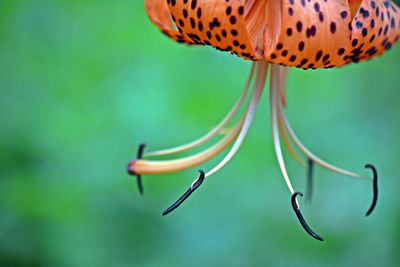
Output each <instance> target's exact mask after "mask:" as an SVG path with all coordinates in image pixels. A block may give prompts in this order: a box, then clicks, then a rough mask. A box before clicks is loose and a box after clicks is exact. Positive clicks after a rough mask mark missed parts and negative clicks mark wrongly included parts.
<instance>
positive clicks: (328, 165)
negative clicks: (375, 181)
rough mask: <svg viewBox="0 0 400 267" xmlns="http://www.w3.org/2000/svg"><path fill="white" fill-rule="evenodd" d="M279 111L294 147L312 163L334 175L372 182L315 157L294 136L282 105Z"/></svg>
mask: <svg viewBox="0 0 400 267" xmlns="http://www.w3.org/2000/svg"><path fill="white" fill-rule="evenodd" d="M279 109H280V111H281V112H280V113H281V116H282V119H283V121H284V124H285V127H286V130H287V131H288V133H289V135H290V136H291V138H292V140H293V142H294V143H295V144H296V146H297V147H298V148H299V149H300V150H301V151H302V152H303V153H304V154H305V155H306V156H307V157H308V158H309V159H311V160H312V161H314V162H315V163H317V164H318V165H320V166H322V167H324V168H326V169H328V170H331V171H333V172H336V173H340V174H343V175H346V176H350V177H355V178H359V179H366V180H372V179H371V178H370V177H367V176H363V175H360V174H357V173H354V172H350V171H346V170H344V169H341V168H338V167H336V166H334V165H332V164H329V163H327V162H325V161H323V160H322V159H320V158H318V157H317V156H316V155H314V154H313V153H312V152H311V151H310V150H308V149H307V147H305V146H304V145H303V144H302V143H301V141H300V140H299V138H298V137H297V135H296V134H295V132H294V131H293V128H292V127H291V125H290V123H289V120H288V119H287V117H286V115H285V113H284V110H283V108H282V105H279Z"/></svg>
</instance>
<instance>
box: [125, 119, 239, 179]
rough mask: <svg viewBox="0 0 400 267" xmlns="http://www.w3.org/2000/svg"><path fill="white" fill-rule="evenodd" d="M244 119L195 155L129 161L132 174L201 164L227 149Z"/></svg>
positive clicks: (167, 171) (153, 172)
mask: <svg viewBox="0 0 400 267" xmlns="http://www.w3.org/2000/svg"><path fill="white" fill-rule="evenodd" d="M243 122H244V119H243V117H242V118H241V120H240V121H239V122H238V123H237V124H236V126H235V127H234V128H233V129H231V130H230V131H229V132H228V134H227V135H226V136H225V137H224V138H223V139H221V140H220V141H219V142H218V143H217V144H215V145H214V146H212V147H210V148H209V149H207V150H204V151H202V152H199V153H197V154H195V155H193V156H188V157H184V158H180V159H175V160H162V161H161V160H134V161H131V162H130V163H129V169H130V170H131V174H135V175H137V174H161V173H171V172H178V171H182V170H186V169H189V168H192V167H195V166H197V165H200V164H202V163H204V162H206V161H208V160H210V159H211V158H213V157H215V156H216V155H218V154H219V153H221V152H222V151H223V150H225V149H226V148H227V147H228V146H229V145H230V144H231V143H232V142H233V141H234V140H235V139H236V137H237V136H238V134H239V132H240V129H241V128H242V126H243Z"/></svg>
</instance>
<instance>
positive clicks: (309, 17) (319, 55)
mask: <svg viewBox="0 0 400 267" xmlns="http://www.w3.org/2000/svg"><path fill="white" fill-rule="evenodd" d="M145 6H146V10H147V12H148V15H149V17H150V19H151V20H152V22H153V23H154V24H155V25H156V26H157V27H158V28H159V29H160V30H161V31H162V32H163V33H164V34H166V35H167V36H169V37H170V38H172V39H174V40H176V41H177V42H180V43H186V44H188V45H209V46H213V47H214V48H216V49H218V50H221V51H228V52H230V53H232V54H235V55H237V56H239V57H242V58H244V59H246V60H252V61H254V63H253V67H252V69H251V72H250V76H249V79H248V81H247V84H246V86H245V88H244V91H243V93H242V95H241V96H240V97H239V99H238V101H237V103H236V104H235V106H234V107H233V108H232V110H231V111H230V112H229V113H228V115H227V116H226V117H225V118H224V119H223V120H222V121H221V122H220V123H219V124H218V125H217V126H216V127H215V128H214V129H213V130H211V131H210V132H209V133H207V134H206V135H204V136H203V137H201V138H200V139H198V140H196V141H193V142H191V143H189V144H186V145H182V146H179V147H175V148H170V149H166V150H161V151H153V152H147V153H144V154H143V150H144V145H141V146H140V148H139V152H138V156H137V159H136V160H133V161H131V162H130V163H129V164H128V171H129V173H130V174H132V175H136V176H137V177H138V185H139V189H140V191H141V192H142V190H143V189H142V181H141V175H142V174H157V173H169V172H177V171H181V170H185V169H188V168H192V167H195V166H198V165H200V164H202V163H204V162H206V161H208V160H210V159H212V158H214V157H215V156H216V155H218V154H220V153H222V152H223V151H225V150H227V149H228V147H229V146H231V145H232V146H231V147H230V149H229V151H228V152H227V153H226V155H225V157H224V159H223V160H222V161H221V162H220V163H219V164H217V165H216V166H215V167H214V168H212V169H211V170H209V171H208V172H204V171H203V170H200V176H199V178H198V179H197V180H195V181H194V182H193V184H192V185H191V186H190V188H189V189H188V190H187V191H186V193H185V194H184V195H183V196H182V197H181V198H179V199H178V201H177V202H175V203H174V204H173V205H172V206H171V207H169V208H168V209H167V210H165V211H164V213H163V215H166V214H168V213H169V212H171V211H172V210H174V209H175V208H177V207H178V206H179V205H180V204H182V202H183V201H184V200H185V199H186V198H187V197H189V196H190V195H191V194H192V193H193V192H194V191H195V190H196V189H197V188H198V187H199V186H200V185H201V184H202V183H203V182H204V180H205V179H206V178H207V177H210V176H211V175H212V174H214V173H216V172H217V171H218V170H220V169H221V168H222V167H223V166H224V165H225V164H226V163H228V162H229V160H230V159H231V158H232V157H233V156H234V155H235V153H236V152H237V151H238V149H239V148H240V146H241V144H242V143H243V140H244V139H245V137H246V135H247V132H248V130H249V128H250V125H251V123H252V120H253V117H254V113H255V111H256V107H257V104H258V102H259V99H260V97H261V95H262V92H263V90H264V86H265V83H266V79H267V76H268V70H269V69H271V71H270V77H271V78H270V101H271V105H270V106H271V125H272V132H273V139H274V147H275V152H276V157H277V160H278V163H279V166H280V168H281V171H282V175H283V177H284V179H285V181H286V184H287V186H288V188H289V190H290V192H291V194H292V198H291V202H292V206H293V209H294V211H295V213H296V215H297V217H298V219H299V220H300V222H301V224H302V226H303V227H304V229H305V230H306V231H307V232H308V233H309V234H310V235H311V236H313V237H314V238H316V239H319V240H322V238H321V237H320V236H318V235H317V234H316V233H315V232H313V231H312V230H311V229H310V228H309V226H308V225H307V223H306V222H305V220H304V218H303V216H302V214H301V212H300V209H299V204H298V203H297V200H296V197H297V196H298V195H301V196H302V193H300V192H295V190H294V189H293V186H292V184H291V182H290V179H289V175H288V172H287V170H286V167H285V163H284V158H283V154H282V146H281V138H282V139H283V141H284V144H285V146H286V147H287V149H288V150H289V152H290V153H291V154H292V155H293V157H294V158H295V159H296V160H298V161H299V162H300V163H301V164H303V165H305V166H307V168H308V174H309V175H308V193H307V195H308V196H310V194H311V185H312V170H313V165H314V163H315V164H318V165H320V166H322V167H325V168H327V169H329V170H332V171H334V172H338V173H341V174H343V175H347V176H351V177H355V178H360V179H364V180H368V181H372V182H373V192H374V195H373V201H372V204H371V206H370V208H369V210H368V212H367V215H369V214H370V213H371V212H372V210H373V209H374V207H375V205H376V201H377V196H378V185H377V179H378V175H377V171H376V169H375V167H374V166H373V165H371V164H367V165H366V168H369V169H371V170H372V172H373V178H371V177H368V176H364V175H361V174H358V173H354V172H350V171H346V170H344V169H341V168H338V167H336V166H334V165H331V164H329V163H327V162H325V161H323V160H321V159H320V158H318V157H317V156H315V155H314V154H313V153H312V152H311V151H310V150H309V149H307V148H306V147H305V146H304V145H303V144H302V143H301V142H300V140H299V138H298V137H297V136H296V134H295V132H294V131H293V129H292V127H291V125H290V123H289V121H288V119H287V117H286V115H285V111H284V108H285V106H286V100H285V79H286V75H287V72H288V67H297V68H303V69H315V68H332V67H338V66H343V65H345V64H348V63H351V62H360V61H364V60H367V59H370V58H372V57H375V56H377V55H380V54H382V53H383V52H384V51H386V50H388V49H390V48H391V47H392V46H393V45H394V44H395V43H396V42H397V40H398V39H399V36H400V9H399V8H398V7H397V6H396V5H395V4H394V3H393V2H391V1H385V0H145ZM253 80H254V82H253ZM251 87H252V88H253V90H252V92H251V93H249V91H250V88H251ZM248 94H251V96H250V100H249V103H248V105H247V107H246V108H245V109H244V112H243V114H242V115H241V116H240V119H239V120H238V122H236V124H235V125H234V126H233V128H231V129H230V130H227V131H226V134H225V136H224V137H223V138H221V140H220V141H218V142H217V143H216V144H214V145H211V146H210V147H209V148H207V149H205V150H203V151H201V152H199V153H197V154H194V155H192V156H188V157H182V158H177V159H173V160H149V159H148V158H150V157H153V156H164V155H172V154H176V153H179V152H183V151H187V150H190V149H192V148H194V147H197V146H199V145H202V144H204V143H206V142H207V141H209V140H210V139H211V138H212V137H214V136H216V135H217V134H218V133H220V132H221V131H222V130H223V129H224V128H225V126H227V125H228V124H229V123H230V122H231V121H232V120H233V119H234V117H235V115H236V114H237V113H238V111H239V110H240V108H241V107H242V106H243V103H244V101H245V99H246V96H247V95H248ZM296 148H297V150H296ZM298 151H300V152H302V154H304V156H305V158H306V160H304V158H303V157H302V156H301V155H300V154H299V153H298ZM142 156H144V157H145V158H146V159H142Z"/></svg>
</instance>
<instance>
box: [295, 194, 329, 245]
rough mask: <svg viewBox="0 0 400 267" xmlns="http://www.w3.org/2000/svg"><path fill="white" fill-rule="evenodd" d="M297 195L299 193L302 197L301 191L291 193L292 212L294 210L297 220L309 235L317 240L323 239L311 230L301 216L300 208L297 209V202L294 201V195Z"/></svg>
mask: <svg viewBox="0 0 400 267" xmlns="http://www.w3.org/2000/svg"><path fill="white" fill-rule="evenodd" d="M298 195H300V196H301V197H302V196H303V193H301V192H295V193H294V194H293V195H292V207H293V210H294V212H295V213H296V215H297V218H298V219H299V221H300V223H301V225H302V226H303V228H304V230H306V232H307V233H308V234H309V235H311V236H312V237H314V238H315V239H318V240H320V241H324V240H323V239H322V237H320V236H319V235H317V234H316V233H315V232H314V231H313V230H311V228H310V227H309V226H308V224H307V223H306V221H305V220H304V217H303V215H302V214H301V211H300V209H299V207H298V206H297V203H296V197H297V196H298Z"/></svg>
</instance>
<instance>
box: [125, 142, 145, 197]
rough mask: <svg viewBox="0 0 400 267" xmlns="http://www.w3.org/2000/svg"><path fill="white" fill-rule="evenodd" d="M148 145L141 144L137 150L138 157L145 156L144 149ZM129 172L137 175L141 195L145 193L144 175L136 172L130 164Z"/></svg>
mask: <svg viewBox="0 0 400 267" xmlns="http://www.w3.org/2000/svg"><path fill="white" fill-rule="evenodd" d="M145 147H146V145H145V144H140V145H139V148H138V152H137V156H136V159H137V160H140V159H142V157H143V151H144V148H145ZM128 173H129V174H131V175H134V176H136V181H137V185H138V189H139V193H140V194H141V195H143V183H142V176H141V175H140V174H137V173H135V172H134V170H133V169H132V168H131V167H130V164H128Z"/></svg>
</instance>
